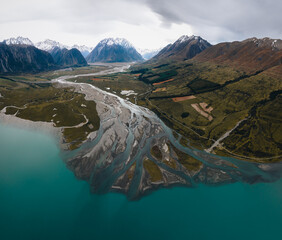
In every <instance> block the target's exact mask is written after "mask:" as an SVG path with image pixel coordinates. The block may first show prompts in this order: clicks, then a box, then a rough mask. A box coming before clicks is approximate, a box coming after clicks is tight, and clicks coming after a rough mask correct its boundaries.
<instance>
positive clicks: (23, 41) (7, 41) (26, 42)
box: [3, 36, 34, 46]
mask: <svg viewBox="0 0 282 240" xmlns="http://www.w3.org/2000/svg"><path fill="white" fill-rule="evenodd" d="M3 43H5V44H7V45H11V44H16V45H31V46H33V45H34V44H33V42H32V41H31V40H30V39H29V38H25V37H22V36H19V37H17V38H9V39H5V40H4V41H3Z"/></svg>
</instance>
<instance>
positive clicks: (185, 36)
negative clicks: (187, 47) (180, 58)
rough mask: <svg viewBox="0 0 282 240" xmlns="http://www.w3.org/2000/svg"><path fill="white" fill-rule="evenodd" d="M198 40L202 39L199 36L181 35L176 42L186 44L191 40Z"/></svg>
mask: <svg viewBox="0 0 282 240" xmlns="http://www.w3.org/2000/svg"><path fill="white" fill-rule="evenodd" d="M198 39H200V40H201V39H202V38H201V37H199V36H195V35H192V36H188V35H182V36H181V37H180V38H179V39H178V40H177V42H180V43H182V42H187V41H191V40H198Z"/></svg>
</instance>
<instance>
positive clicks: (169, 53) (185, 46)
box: [152, 35, 211, 61]
mask: <svg viewBox="0 0 282 240" xmlns="http://www.w3.org/2000/svg"><path fill="white" fill-rule="evenodd" d="M210 46H211V44H210V43H209V42H208V41H206V40H204V39H203V38H201V37H199V36H194V35H192V36H187V35H183V36H181V37H180V38H178V39H177V40H176V41H175V42H174V43H173V44H169V45H167V46H166V47H165V48H163V49H162V50H161V51H160V52H159V53H158V54H157V55H156V56H155V57H153V58H152V60H153V61H157V60H160V59H167V58H170V59H173V60H186V59H190V58H193V57H194V56H196V55H197V54H199V53H200V52H202V51H204V50H205V49H206V48H208V47H210Z"/></svg>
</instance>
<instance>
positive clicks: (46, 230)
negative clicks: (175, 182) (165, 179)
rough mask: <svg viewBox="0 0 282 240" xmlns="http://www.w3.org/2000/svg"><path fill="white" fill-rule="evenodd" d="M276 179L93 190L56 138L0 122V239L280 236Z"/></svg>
mask: <svg viewBox="0 0 282 240" xmlns="http://www.w3.org/2000/svg"><path fill="white" fill-rule="evenodd" d="M281 226H282V181H281V180H280V181H278V182H275V183H261V184H254V185H249V184H244V183H235V184H228V185H222V186H217V187H209V186H204V185H200V186H199V187H197V188H172V189H162V190H159V191H156V192H154V193H152V194H151V195H149V196H146V197H144V198H142V199H141V200H139V201H135V202H129V201H128V200H127V199H126V197H125V196H123V195H121V194H113V193H112V194H105V195H93V194H90V192H89V187H88V184H87V183H86V182H83V181H79V180H77V179H76V178H75V177H74V175H73V173H72V172H71V171H70V170H68V169H67V168H66V166H65V164H64V162H63V161H62V159H61V158H60V151H59V148H58V146H57V144H56V141H55V140H54V139H53V138H52V137H51V136H47V135H44V134H41V133H39V132H32V131H27V130H22V129H19V128H15V127H10V126H6V125H1V124H0V239H1V240H14V239H20V240H21V239H29V240H32V239H36V240H41V239H43V240H45V239H79V240H80V239H103V240H104V239H146V240H147V239H154V240H156V239H197V240H199V239H217V240H220V239H229V240H230V239H256V240H258V239H264V240H265V239H282V228H281Z"/></svg>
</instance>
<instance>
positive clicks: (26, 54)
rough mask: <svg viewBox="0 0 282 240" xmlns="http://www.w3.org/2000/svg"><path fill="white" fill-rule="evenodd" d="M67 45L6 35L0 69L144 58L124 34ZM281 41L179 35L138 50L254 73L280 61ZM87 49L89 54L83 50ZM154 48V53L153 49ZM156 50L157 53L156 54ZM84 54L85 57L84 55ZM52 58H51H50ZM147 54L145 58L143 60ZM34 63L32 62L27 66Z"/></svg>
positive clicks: (160, 58) (31, 69)
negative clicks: (93, 44)
mask: <svg viewBox="0 0 282 240" xmlns="http://www.w3.org/2000/svg"><path fill="white" fill-rule="evenodd" d="M74 47H75V48H69V47H67V46H65V45H63V44H61V43H59V42H56V41H53V40H45V41H43V42H39V43H36V44H33V43H32V41H30V40H29V39H28V38H23V37H18V38H10V39H6V40H4V41H3V43H2V44H1V72H15V71H16V70H18V71H19V72H34V71H42V70H48V69H52V68H54V67H57V68H61V67H71V66H86V65H87V62H89V63H95V62H138V61H143V60H144V58H143V57H142V56H141V54H140V53H138V51H137V50H136V49H135V48H134V47H133V45H132V44H130V43H129V42H128V41H127V40H126V39H124V38H107V39H103V40H102V41H100V42H99V43H98V44H97V46H96V47H95V48H94V49H93V50H92V51H91V48H88V47H86V46H78V45H75V46H74ZM281 49H282V41H281V40H278V39H276V40H275V39H270V38H263V39H257V38H250V39H246V40H244V41H241V42H239V41H235V42H225V43H219V44H216V45H214V46H212V45H211V44H210V43H209V42H208V41H206V40H204V39H203V38H201V37H199V36H190V37H189V36H186V35H184V36H181V37H180V38H179V39H178V40H177V41H175V42H174V43H172V44H169V45H167V46H166V47H164V48H163V49H161V50H154V51H152V52H150V51H149V50H144V51H142V54H143V56H145V54H148V55H150V54H151V56H152V55H155V56H153V57H152V58H151V59H150V60H149V63H150V62H151V63H153V62H158V61H163V60H165V61H167V60H170V61H183V60H187V59H191V58H193V59H194V60H196V61H199V62H213V63H218V64H226V65H230V66H234V67H236V68H238V69H241V70H244V71H245V72H251V73H254V72H256V71H261V70H265V69H268V68H270V67H272V66H276V65H280V64H281V62H282V51H281ZM89 51H91V52H90V53H89V54H87V53H88V52H89ZM47 52H48V53H50V54H51V55H49V54H48V53H47ZM157 52H158V53H157ZM156 53H157V54H156ZM86 55H88V56H87V57H86V60H87V62H86V60H85V58H84V57H85V56H86ZM52 58H53V61H52ZM147 58H149V56H148V57H146V58H145V60H147ZM31 65H34V66H31Z"/></svg>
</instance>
